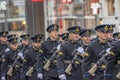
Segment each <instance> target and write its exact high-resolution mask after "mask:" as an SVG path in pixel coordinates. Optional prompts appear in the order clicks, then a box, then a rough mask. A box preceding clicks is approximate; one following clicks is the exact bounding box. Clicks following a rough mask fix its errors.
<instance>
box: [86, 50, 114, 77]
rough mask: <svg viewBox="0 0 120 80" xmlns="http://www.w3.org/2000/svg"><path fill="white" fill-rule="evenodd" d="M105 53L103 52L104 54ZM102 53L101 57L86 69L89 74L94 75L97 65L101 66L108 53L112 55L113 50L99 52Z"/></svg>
mask: <svg viewBox="0 0 120 80" xmlns="http://www.w3.org/2000/svg"><path fill="white" fill-rule="evenodd" d="M104 53H105V54H104ZM101 54H102V57H101V58H100V59H99V60H98V61H97V62H96V64H95V65H94V66H93V67H92V68H91V69H90V70H89V71H88V73H89V74H91V75H92V76H95V72H96V70H97V68H98V66H101V65H102V64H104V63H106V60H107V57H108V56H109V55H114V53H113V52H106V51H105V50H103V51H101V52H100V55H101Z"/></svg>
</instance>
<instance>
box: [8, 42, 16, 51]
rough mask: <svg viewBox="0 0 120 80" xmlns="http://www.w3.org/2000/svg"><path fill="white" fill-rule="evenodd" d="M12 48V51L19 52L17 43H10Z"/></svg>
mask: <svg viewBox="0 0 120 80" xmlns="http://www.w3.org/2000/svg"><path fill="white" fill-rule="evenodd" d="M9 46H10V48H11V49H12V50H17V49H18V44H17V43H15V44H11V43H10V45H9Z"/></svg>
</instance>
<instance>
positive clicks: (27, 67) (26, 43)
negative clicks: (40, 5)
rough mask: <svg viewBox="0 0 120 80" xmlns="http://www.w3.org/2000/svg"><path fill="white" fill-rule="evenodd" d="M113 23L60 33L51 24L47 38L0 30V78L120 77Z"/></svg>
mask: <svg viewBox="0 0 120 80" xmlns="http://www.w3.org/2000/svg"><path fill="white" fill-rule="evenodd" d="M114 27H115V25H112V24H102V25H98V26H96V28H95V29H94V30H93V29H82V28H81V27H80V26H72V27H69V28H68V29H67V31H68V32H67V33H63V34H60V35H59V34H58V32H59V25H57V24H52V25H49V26H48V27H47V29H46V31H47V32H48V34H49V37H48V38H47V40H45V37H44V35H43V34H35V35H34V36H32V37H31V36H30V35H29V34H23V35H21V36H20V37H19V38H18V37H17V36H16V35H15V34H9V32H8V31H3V32H0V74H1V76H0V77H1V78H0V80H120V32H116V33H113V32H114ZM93 33H96V35H97V36H96V38H93V37H92V36H93V35H92V34H93ZM19 40H20V41H19Z"/></svg>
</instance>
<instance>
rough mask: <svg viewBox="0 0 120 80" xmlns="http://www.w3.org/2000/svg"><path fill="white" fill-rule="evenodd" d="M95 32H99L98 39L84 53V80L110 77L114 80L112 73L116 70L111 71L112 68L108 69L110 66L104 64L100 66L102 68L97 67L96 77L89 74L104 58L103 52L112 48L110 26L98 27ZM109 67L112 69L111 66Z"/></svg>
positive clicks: (101, 79)
mask: <svg viewBox="0 0 120 80" xmlns="http://www.w3.org/2000/svg"><path fill="white" fill-rule="evenodd" d="M95 30H96V31H97V34H98V39H96V40H95V41H94V42H92V43H91V44H90V45H89V46H88V48H87V49H86V51H85V53H84V60H83V72H84V74H83V76H84V79H85V80H104V76H105V77H110V78H111V79H109V80H113V79H112V76H111V72H113V69H114V68H113V67H112V68H113V69H111V70H109V69H110V68H106V67H108V65H107V66H106V64H103V65H100V67H97V70H96V72H95V75H92V74H90V72H89V70H90V69H91V68H92V67H93V65H94V64H95V63H96V62H97V61H98V60H99V59H100V58H101V57H102V55H103V54H102V53H101V52H103V51H104V50H105V51H106V50H107V49H109V48H110V47H111V46H109V44H108V42H107V40H108V35H107V34H108V31H109V25H108V24H102V25H98V26H97V27H96V28H95ZM109 66H110V67H111V65H109ZM88 72H89V73H88ZM104 72H105V74H104ZM91 75H92V76H91Z"/></svg>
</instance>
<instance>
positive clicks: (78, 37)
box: [69, 33, 80, 41]
mask: <svg viewBox="0 0 120 80" xmlns="http://www.w3.org/2000/svg"><path fill="white" fill-rule="evenodd" d="M69 36H70V39H71V40H72V41H77V40H79V39H80V36H79V34H77V33H69Z"/></svg>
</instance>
